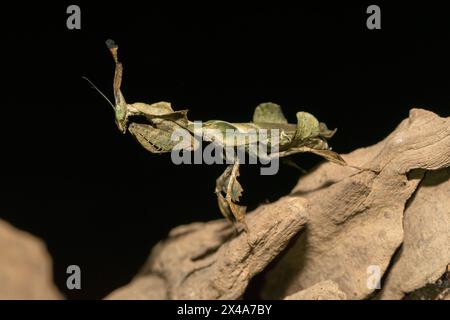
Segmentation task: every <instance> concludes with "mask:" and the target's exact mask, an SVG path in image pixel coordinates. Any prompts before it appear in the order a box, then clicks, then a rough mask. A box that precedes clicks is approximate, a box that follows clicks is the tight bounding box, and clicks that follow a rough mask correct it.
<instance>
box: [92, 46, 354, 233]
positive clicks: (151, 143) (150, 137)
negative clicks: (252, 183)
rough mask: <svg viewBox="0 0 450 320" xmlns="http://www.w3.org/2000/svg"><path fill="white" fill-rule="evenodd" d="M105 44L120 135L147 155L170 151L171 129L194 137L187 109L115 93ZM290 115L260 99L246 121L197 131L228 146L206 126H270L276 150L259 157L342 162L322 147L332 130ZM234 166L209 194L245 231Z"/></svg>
mask: <svg viewBox="0 0 450 320" xmlns="http://www.w3.org/2000/svg"><path fill="white" fill-rule="evenodd" d="M106 44H107V47H108V49H109V50H110V52H111V54H112V57H113V59H114V62H115V74H114V82H113V90H114V100H115V104H112V103H111V106H112V107H113V109H114V114H115V122H116V125H117V127H118V129H119V130H120V131H121V132H122V133H124V134H125V133H127V132H129V133H131V134H132V135H133V136H134V138H135V139H136V140H137V141H138V142H139V143H140V144H141V145H142V146H143V147H144V148H145V149H146V150H148V151H149V152H151V153H167V152H171V151H173V150H174V149H175V148H176V146H177V143H178V141H176V140H174V139H172V136H173V133H174V131H176V130H180V129H183V130H186V131H187V132H188V133H189V134H190V135H191V136H192V138H193V139H194V136H198V132H197V134H196V132H195V130H194V127H195V126H194V122H192V121H189V120H188V118H187V112H188V110H178V111H174V110H173V109H172V107H171V105H170V103H168V102H157V103H153V104H146V103H142V102H136V103H132V104H128V103H127V102H126V100H125V98H124V96H123V94H122V92H121V83H122V73H123V66H122V63H121V62H120V61H119V58H118V46H117V45H116V44H115V43H114V41H112V40H108V41H106ZM94 87H95V86H94ZM102 95H103V94H102ZM137 117H139V118H141V121H139V122H137V121H133V119H136V118H137ZM296 117H297V123H296V124H293V123H288V121H287V120H286V118H285V116H284V114H283V112H282V110H281V107H280V106H279V105H277V104H275V103H263V104H260V105H258V106H257V107H256V109H255V111H254V114H253V119H252V121H251V122H246V123H230V122H226V121H222V120H211V121H206V122H204V123H203V124H202V127H201V131H202V133H203V134H202V135H201V137H202V138H203V139H206V140H207V141H208V142H212V141H214V143H216V144H219V145H221V146H222V147H223V148H224V149H226V148H227V147H230V142H229V141H228V140H227V139H226V138H220V135H219V138H217V135H214V136H211V135H208V132H210V130H215V131H219V132H224V131H226V130H235V131H237V132H239V133H246V132H250V131H252V132H254V131H255V130H259V129H265V130H267V129H269V130H273V129H276V130H275V132H276V134H277V145H276V147H277V148H276V152H271V153H270V154H265V155H264V157H265V158H266V159H265V160H267V158H269V159H274V158H276V157H278V158H283V157H287V156H290V155H293V154H297V153H305V152H309V153H313V154H316V155H319V156H321V157H323V158H325V159H326V160H328V161H331V162H333V163H336V164H338V165H342V166H348V164H347V163H346V162H345V161H344V159H343V158H342V157H341V156H340V155H339V154H338V153H336V152H334V151H332V150H331V148H330V147H329V146H328V142H327V140H328V139H330V138H331V137H332V136H333V135H334V134H335V132H336V129H335V130H329V129H328V128H327V126H326V125H325V124H324V123H322V122H319V121H318V120H317V119H316V118H315V117H314V116H313V115H311V114H310V113H307V112H297V114H296ZM142 119H144V121H142ZM257 139H263V138H257ZM193 141H194V140H193ZM253 142H254V141H253ZM253 142H252V143H253ZM257 142H259V143H261V142H262V143H263V144H266V145H270V141H269V138H268V137H265V138H264V141H257ZM232 147H233V146H232ZM244 150H245V151H246V152H247V153H250V152H251V150H252V148H251V147H250V142H244ZM253 155H255V154H253ZM256 156H257V157H261V155H259V154H256ZM239 166H240V161H239V158H236V159H235V160H234V162H233V163H232V164H229V165H228V167H227V168H226V169H225V171H224V172H223V173H222V175H221V176H220V177H219V178H217V180H216V188H215V193H216V195H217V200H218V206H219V208H220V211H221V213H222V214H223V216H224V217H225V218H226V219H227V220H228V221H230V222H232V223H233V224H236V223H238V224H240V225H241V226H243V228H244V230H245V231H246V232H248V231H249V229H248V226H247V223H246V220H245V212H246V207H244V206H241V205H239V204H238V202H239V199H240V197H241V195H242V192H243V188H242V186H241V185H240V183H239V182H238V180H237V178H238V176H239ZM355 168H357V167H355ZM358 169H360V168H358Z"/></svg>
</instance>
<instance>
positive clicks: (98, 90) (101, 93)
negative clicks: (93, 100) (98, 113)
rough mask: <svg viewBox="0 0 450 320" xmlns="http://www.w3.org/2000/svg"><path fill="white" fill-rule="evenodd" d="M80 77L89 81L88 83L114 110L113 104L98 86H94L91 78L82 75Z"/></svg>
mask: <svg viewBox="0 0 450 320" xmlns="http://www.w3.org/2000/svg"><path fill="white" fill-rule="evenodd" d="M81 78H83V79H84V80H86V81H87V82H89V83H90V85H91V86H92V87H93V88H94V89H95V90H97V92H98V93H100V95H101V96H102V97H103V98H105V100H106V101H108V103H109V104H110V105H111V107H112V108H113V110H116V108H115V107H114V105H113V104H112V102H111V101H110V100H109V99H108V98H107V97H106V95H105V94H104V93H103V92H101V91H100V89H99V88H97V87H96V86H95V84H93V83H92V81H91V80H89V79H88V78H86V77H84V76H82V77H81Z"/></svg>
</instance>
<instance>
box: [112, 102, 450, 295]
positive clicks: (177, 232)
mask: <svg viewBox="0 0 450 320" xmlns="http://www.w3.org/2000/svg"><path fill="white" fill-rule="evenodd" d="M343 157H344V159H345V160H346V161H347V162H348V163H350V164H352V165H354V166H360V167H365V168H368V169H370V170H365V171H358V170H357V169H352V168H350V167H340V166H337V165H335V164H332V163H325V164H322V165H320V166H319V167H317V168H316V169H315V170H314V171H312V172H310V173H309V174H308V175H306V176H304V177H302V178H301V179H300V181H299V183H298V185H297V186H296V187H295V188H294V190H293V191H292V193H291V194H290V195H288V196H286V197H284V198H282V199H280V200H278V201H277V202H275V203H273V204H270V205H265V206H262V207H260V208H258V209H256V210H255V211H254V212H252V213H250V214H249V215H248V221H249V228H250V232H251V233H250V238H249V242H252V243H254V245H253V248H252V247H251V246H249V243H248V239H247V238H246V234H240V235H239V236H238V237H235V238H234V237H233V231H232V229H231V228H230V227H229V226H228V224H227V223H226V222H224V221H213V222H209V223H197V224H192V225H189V226H182V227H178V228H176V229H174V230H173V231H172V232H171V234H170V235H169V238H168V239H167V240H164V241H162V242H161V243H159V244H158V245H157V246H156V247H155V248H154V249H153V251H152V254H151V256H150V259H149V261H148V263H147V265H146V267H145V271H144V272H142V273H141V274H140V275H138V277H137V278H136V280H135V281H140V282H141V283H142V281H144V280H142V279H143V278H146V277H152V278H154V277H157V278H158V279H160V280H158V281H154V280H152V281H149V285H150V284H151V283H158V284H157V285H155V287H154V288H155V289H154V290H162V291H164V292H162V293H161V295H159V296H158V297H167V298H170V299H182V298H193V299H195V298H198V299H216V298H227V299H236V298H240V297H241V296H242V294H243V293H244V291H245V289H246V286H247V284H248V282H249V280H250V279H251V278H252V277H253V276H254V275H256V274H257V273H260V272H262V271H263V274H262V276H261V277H259V278H258V279H259V281H262V283H261V284H260V287H261V290H260V295H261V297H263V298H276V299H281V298H284V297H287V296H290V295H293V294H294V297H295V296H296V295H297V294H298V295H299V296H300V297H307V296H308V295H307V293H308V291H307V290H313V289H311V288H317V287H314V286H315V285H319V287H320V284H321V283H322V284H323V283H325V284H330V283H332V284H333V285H336V287H337V288H338V289H337V290H339V292H342V293H343V294H344V295H345V297H346V298H348V299H363V298H369V297H372V296H373V294H375V293H376V292H375V288H374V287H373V286H370V285H368V284H370V281H369V280H370V277H369V276H370V274H368V271H370V270H379V272H380V275H381V276H383V275H385V273H386V272H389V271H390V273H389V275H387V274H386V275H385V276H386V277H385V279H386V281H385V282H384V283H383V285H384V287H383V292H382V293H381V297H382V298H395V299H397V298H401V297H403V295H404V293H405V292H408V291H410V290H414V289H415V288H417V287H420V286H424V285H425V284H426V282H428V281H433V280H436V279H437V278H439V276H441V275H442V274H443V273H444V272H445V270H444V269H443V266H444V265H447V264H449V263H450V259H449V254H448V243H449V241H448V239H449V235H450V228H449V219H450V197H448V184H449V182H448V180H449V178H448V170H449V169H446V168H448V167H450V118H441V117H439V116H437V115H436V114H434V113H432V112H429V111H426V110H421V109H412V110H411V112H410V116H409V118H408V119H405V120H404V121H402V122H401V123H400V125H399V126H398V127H397V128H396V130H395V131H394V132H393V133H391V134H390V135H389V136H388V137H387V138H386V139H384V140H383V141H381V142H379V143H378V144H376V145H374V146H371V147H368V148H362V149H358V150H356V151H354V152H352V153H350V154H347V155H344V156H343ZM424 177H425V179H423V178H424ZM421 181H422V183H421ZM414 194H415V196H413V195H414ZM445 195H447V196H445ZM405 210H406V211H405ZM295 235H298V236H297V237H294V236H295ZM291 239H292V241H293V244H292V246H289V248H288V249H286V250H284V249H285V248H286V245H287V243H288V242H289V241H290V240H291ZM402 243H403V249H402V250H399V248H400V246H401V245H402ZM282 251H283V252H282ZM394 255H395V261H394V262H393V263H391V261H392V258H393V256H394ZM277 256H278V258H277V259H276V260H275V261H274V262H273V263H272V264H271V266H270V268H268V270H264V269H265V268H266V266H267V265H268V264H269V263H270V262H271V261H273V260H274V258H275V257H277ZM412 263H414V265H413V264H412ZM417 264H420V266H419V265H417ZM391 265H392V268H389V267H390V266H391ZM405 273H408V275H405ZM161 281H163V282H164V286H163V287H164V289H160V288H161V285H160V284H161ZM324 281H325V282H324ZM330 281H331V282H330ZM129 288H130V289H129V290H128V289H127V287H125V288H122V289H121V291H120V292H121V295H120V297H121V298H134V297H133V294H134V293H133V292H134V291H133V290H132V288H135V287H134V285H133V283H132V284H131V285H130V287H129ZM145 288H146V289H145V290H148V292H149V293H148V294H146V293H145V292H142V291H141V292H140V293H139V294H140V296H141V297H147V298H152V297H154V293H152V294H150V291H154V290H153V289H150V288H149V287H145ZM335 291H336V290H335ZM127 292H128V293H127ZM301 292H303V293H301ZM310 292H313V291H310ZM344 295H338V296H339V297H344ZM325 296H326V295H323V296H322V297H325ZM114 297H117V295H114V294H113V295H112V296H111V297H110V298H114ZM308 297H310V298H313V295H309V296H308ZM336 298H338V297H336Z"/></svg>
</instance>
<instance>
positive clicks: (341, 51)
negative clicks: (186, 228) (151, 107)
mask: <svg viewBox="0 0 450 320" xmlns="http://www.w3.org/2000/svg"><path fill="white" fill-rule="evenodd" d="M69 4H78V5H79V6H80V7H81V30H68V29H67V28H66V19H67V17H68V15H67V14H66V8H67V6H68V5H69ZM369 4H377V3H376V2H374V3H361V4H360V5H353V6H350V5H346V4H340V3H334V4H328V3H323V2H321V3H317V4H315V5H312V4H302V3H300V4H297V5H296V6H295V7H273V5H267V6H265V5H261V4H260V5H254V6H253V7H247V8H244V7H240V6H226V5H225V2H223V3H221V4H220V3H217V4H215V5H214V7H213V6H209V7H208V6H206V5H202V6H198V7H189V6H180V5H176V4H171V5H166V6H164V7H162V6H160V5H149V4H147V5H144V4H142V2H136V3H132V2H126V3H123V2H122V3H112V2H99V3H97V4H96V5H94V4H92V3H88V2H77V1H74V2H73V3H72V2H70V3H69V2H60V3H56V2H55V3H54V4H42V3H39V4H36V3H35V4H33V5H31V4H26V3H17V4H15V5H14V6H8V7H5V6H4V7H3V8H2V19H1V20H2V22H1V23H2V29H1V32H2V34H3V36H2V39H1V41H2V45H1V50H2V52H3V54H6V57H4V58H3V61H2V74H1V77H2V78H3V80H4V81H2V83H3V88H2V103H1V113H0V114H1V120H2V121H1V125H0V134H1V135H0V137H1V138H0V139H1V149H0V150H1V162H0V163H1V168H2V172H1V198H0V199H1V201H0V218H2V219H5V220H7V221H9V222H11V223H12V224H14V225H15V226H17V227H19V228H21V229H24V230H27V231H30V232H31V233H33V234H35V235H37V236H39V237H41V238H42V239H44V240H45V242H46V244H47V246H48V249H49V251H50V253H51V255H52V257H53V259H54V277H55V280H56V282H57V284H58V286H59V288H60V290H62V291H63V292H64V293H65V294H66V295H67V296H68V297H69V298H101V297H103V296H104V295H106V294H107V293H109V292H111V291H112V290H113V289H115V288H117V287H119V286H122V285H124V284H126V283H127V282H128V281H129V280H130V279H131V277H132V276H133V275H134V274H135V273H136V272H137V270H138V269H139V268H140V266H141V265H142V264H143V262H144V261H145V259H146V257H147V256H148V253H149V251H150V249H151V247H152V246H153V245H154V244H155V243H156V242H157V241H158V240H160V239H162V238H163V237H165V235H167V232H168V231H169V230H170V229H171V228H173V227H175V226H177V225H179V224H183V223H189V222H193V221H207V220H211V219H217V218H220V213H219V211H218V209H217V207H216V199H215V195H214V193H213V190H214V183H215V179H216V177H217V176H219V175H220V173H221V172H222V171H223V169H224V167H223V166H220V165H214V166H207V165H195V166H194V165H191V166H187V165H183V166H176V165H173V164H172V162H171V161H170V155H161V156H157V155H152V154H149V153H148V152H146V151H145V150H144V149H143V148H142V147H140V146H139V145H138V144H137V143H136V142H135V141H134V140H133V139H132V138H131V137H130V136H129V135H122V134H120V132H119V131H118V130H117V128H116V126H115V124H114V116H113V113H112V110H111V108H110V106H108V104H107V103H106V102H105V101H104V100H103V99H102V98H101V96H100V95H99V94H98V93H96V92H95V91H94V90H92V89H91V87H90V85H89V84H88V83H87V82H85V81H84V80H82V79H81V76H87V77H88V78H90V79H91V80H92V81H93V82H94V83H95V84H96V85H97V86H98V87H99V88H101V89H102V90H103V91H104V92H105V93H106V94H107V95H108V96H109V97H110V98H111V99H112V88H111V87H112V78H113V73H114V65H113V62H112V59H111V57H110V54H109V52H108V51H107V49H106V47H105V44H104V42H105V40H106V39H108V38H112V39H114V40H115V41H116V42H117V43H118V44H119V47H120V57H121V60H122V62H123V65H124V79H123V87H122V88H123V93H124V95H125V97H126V99H127V101H128V102H136V101H142V102H148V103H150V102H156V101H161V100H165V101H170V102H171V103H172V106H173V107H174V109H184V108H189V109H190V113H189V114H190V119H192V120H208V119H224V120H229V121H239V122H242V121H246V120H250V119H251V116H252V112H253V109H254V107H255V106H256V105H257V104H258V103H260V102H265V101H273V102H277V103H279V104H281V105H282V106H283V109H284V111H285V113H286V115H287V117H288V118H289V119H290V120H291V121H294V119H295V113H296V112H297V111H299V110H305V111H309V112H311V113H313V114H314V115H315V116H317V117H318V118H319V119H320V120H321V121H323V122H326V123H327V124H328V125H329V127H331V128H334V127H338V128H339V130H338V133H337V134H336V135H335V137H334V138H333V139H332V141H331V145H332V146H333V149H334V150H336V151H338V152H341V153H346V152H349V151H351V150H353V149H355V148H358V147H363V146H367V145H371V144H373V143H376V142H377V141H379V140H380V139H382V138H383V137H385V136H386V135H387V134H388V133H389V132H391V131H392V130H393V129H394V128H395V126H396V125H397V124H398V123H399V122H400V121H401V120H402V119H404V118H406V117H407V116H408V111H409V109H410V108H411V107H414V106H416V107H423V108H427V109H430V110H432V111H434V112H436V113H438V114H440V115H441V116H449V114H450V90H449V89H450V88H449V85H450V80H449V75H450V72H449V71H450V63H449V60H450V52H449V48H448V43H449V42H450V18H449V15H450V13H448V10H446V8H445V7H443V6H442V5H437V4H430V3H429V2H422V4H412V3H411V2H405V3H402V4H398V5H397V6H393V5H392V4H391V5H387V4H381V3H378V4H379V5H380V7H381V15H382V18H381V19H382V29H381V30H368V29H367V28H366V19H367V17H368V15H367V14H366V8H367V6H368V5H369ZM5 94H6V99H5ZM296 160H297V162H298V163H299V164H300V165H302V166H303V167H305V168H311V167H312V166H314V165H315V164H317V163H318V162H319V161H320V159H319V158H317V157H314V156H309V155H302V156H298V157H297V158H296ZM258 172H259V170H258V168H257V167H255V166H244V167H243V168H242V170H241V179H240V180H241V182H242V184H243V185H244V188H245V195H244V199H243V202H244V203H245V204H247V205H248V206H249V207H250V209H251V208H254V207H255V206H257V205H258V204H259V203H261V202H264V201H273V200H275V199H277V198H278V197H280V196H282V195H284V194H286V193H287V192H289V190H290V189H291V188H292V187H293V186H294V185H295V183H296V181H297V180H298V178H299V173H298V172H297V171H296V170H295V169H293V168H291V167H281V169H280V172H279V174H278V175H276V176H260V175H259V174H258ZM70 264H77V265H79V266H80V267H81V270H82V290H80V291H77V290H74V291H69V290H67V289H66V288H65V279H66V273H65V270H66V267H67V266H68V265H70Z"/></svg>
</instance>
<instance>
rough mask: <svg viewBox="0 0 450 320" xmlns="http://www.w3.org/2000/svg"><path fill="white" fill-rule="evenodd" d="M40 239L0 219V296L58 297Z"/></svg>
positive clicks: (20, 297) (48, 261)
mask: <svg viewBox="0 0 450 320" xmlns="http://www.w3.org/2000/svg"><path fill="white" fill-rule="evenodd" d="M52 278H53V275H52V263H51V258H50V256H49V254H48V252H47V249H46V248H45V245H44V244H43V243H42V241H41V240H39V239H37V238H36V237H34V236H32V235H31V234H29V233H27V232H24V231H21V230H18V229H16V228H14V227H13V226H11V225H10V224H8V223H6V222H4V221H2V220H0V300H3V299H8V300H9V299H13V300H16V299H24V300H29V299H61V298H62V296H61V294H60V293H59V292H58V290H57V289H56V287H55V285H54V284H53V279H52Z"/></svg>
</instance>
